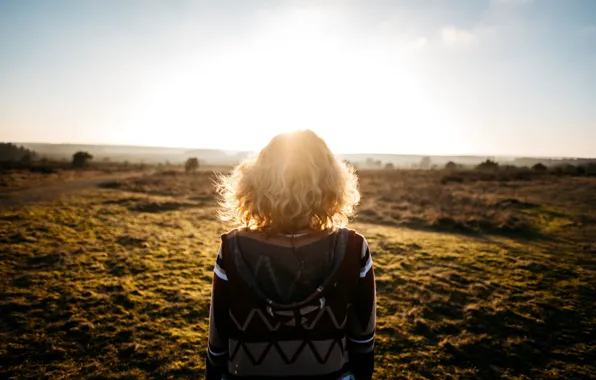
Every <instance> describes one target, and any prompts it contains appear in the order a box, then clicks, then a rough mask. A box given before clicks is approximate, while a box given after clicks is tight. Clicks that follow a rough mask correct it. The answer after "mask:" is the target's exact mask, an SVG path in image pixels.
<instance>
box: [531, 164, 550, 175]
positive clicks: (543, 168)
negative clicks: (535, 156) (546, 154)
mask: <svg viewBox="0 0 596 380" xmlns="http://www.w3.org/2000/svg"><path fill="white" fill-rule="evenodd" d="M547 170H548V168H547V167H546V166H545V165H544V164H542V163H541V162H539V163H537V164H535V165H534V166H532V171H535V172H538V173H544V172H545V171H547Z"/></svg>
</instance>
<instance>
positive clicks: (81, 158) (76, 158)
mask: <svg viewBox="0 0 596 380" xmlns="http://www.w3.org/2000/svg"><path fill="white" fill-rule="evenodd" d="M92 159H93V156H92V155H91V154H89V153H88V152H82V151H79V152H76V153H75V154H73V155H72V166H73V167H75V168H84V167H85V166H86V165H87V162H88V161H90V160H92Z"/></svg>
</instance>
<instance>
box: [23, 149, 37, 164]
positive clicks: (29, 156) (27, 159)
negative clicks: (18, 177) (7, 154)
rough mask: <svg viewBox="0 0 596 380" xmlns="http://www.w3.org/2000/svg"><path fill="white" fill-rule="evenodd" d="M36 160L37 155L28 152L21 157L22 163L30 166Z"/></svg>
mask: <svg viewBox="0 0 596 380" xmlns="http://www.w3.org/2000/svg"><path fill="white" fill-rule="evenodd" d="M34 158H35V155H34V154H33V153H32V152H27V153H25V154H24V155H23V156H22V157H21V159H20V161H21V162H22V163H23V164H26V165H29V164H30V163H32V162H33V159H34Z"/></svg>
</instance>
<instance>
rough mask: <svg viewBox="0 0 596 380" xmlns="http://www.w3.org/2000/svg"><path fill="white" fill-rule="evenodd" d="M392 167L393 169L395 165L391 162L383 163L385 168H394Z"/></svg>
mask: <svg viewBox="0 0 596 380" xmlns="http://www.w3.org/2000/svg"><path fill="white" fill-rule="evenodd" d="M394 169H395V166H394V165H393V164H392V163H391V162H389V163H387V164H385V170H394Z"/></svg>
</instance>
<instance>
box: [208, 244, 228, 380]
mask: <svg viewBox="0 0 596 380" xmlns="http://www.w3.org/2000/svg"><path fill="white" fill-rule="evenodd" d="M228 287H229V285H228V277H227V275H226V272H225V268H224V265H223V257H222V249H221V247H220V249H219V252H218V253H217V260H216V262H215V268H214V274H213V287H212V290H211V307H210V310H209V341H208V344H207V361H206V367H207V379H208V380H211V379H217V380H220V379H221V377H222V375H223V374H224V373H226V370H227V368H226V366H227V360H228V336H227V320H228V317H229V314H228V313H229V311H228V310H229V309H228V302H229V301H228Z"/></svg>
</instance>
